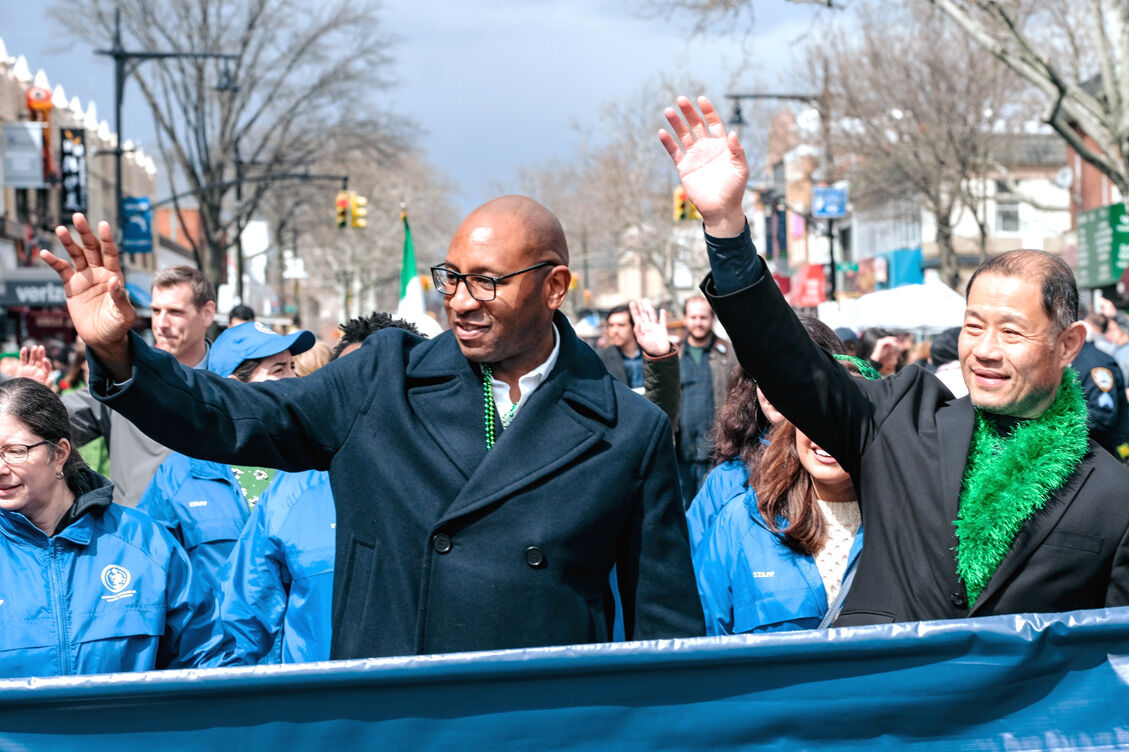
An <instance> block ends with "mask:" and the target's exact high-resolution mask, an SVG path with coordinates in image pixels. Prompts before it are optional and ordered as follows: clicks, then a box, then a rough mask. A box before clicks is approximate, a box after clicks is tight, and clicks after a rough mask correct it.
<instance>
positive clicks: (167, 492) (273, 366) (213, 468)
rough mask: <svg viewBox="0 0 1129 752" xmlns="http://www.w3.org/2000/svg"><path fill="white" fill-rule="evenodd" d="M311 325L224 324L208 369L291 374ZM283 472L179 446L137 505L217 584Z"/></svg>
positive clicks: (237, 374) (255, 378) (232, 374)
mask: <svg viewBox="0 0 1129 752" xmlns="http://www.w3.org/2000/svg"><path fill="white" fill-rule="evenodd" d="M315 341H316V340H315V338H314V335H313V332H310V331H307V330H305V329H303V330H301V331H297V332H293V333H291V334H286V335H283V334H277V333H276V332H274V331H272V330H271V329H270V328H269V327H267V326H265V325H264V324H262V323H260V322H258V321H248V322H246V323H244V324H240V325H239V326H233V327H231V328H230V329H227V330H226V331H224V332H223V333H222V334H221V335H220V336H219V337H217V338H216V341H215V342H213V343H212V349H211V351H210V352H209V353H208V370H209V371H211V372H212V373H216V374H219V375H220V376H224V377H227V378H233V379H236V380H238V381H242V382H244V383H248V384H250V383H256V382H260V381H275V380H278V379H292V378H295V377H296V376H297V374H296V373H295V372H294V356H295V355H298V354H299V353H304V352H305V351H306V350H309V349H310V348H311V347H313V346H314V343H315ZM282 475H284V473H280V472H277V471H276V470H274V469H272V468H261V467H244V466H241V465H224V464H221V463H218V462H205V461H204V460H197V459H192V458H191V457H188V456H186V455H183V454H180V453H173V454H172V455H170V456H169V458H168V459H166V460H165V461H164V462H163V463H161V466H160V467H159V468H157V472H156V474H155V475H154V476H153V480H152V482H151V483H150V484H149V487H148V488H147V489H146V490H145V494H144V495H143V496H142V497H141V501H140V502H139V503H138V505H137V508H138V509H140V510H142V511H144V512H145V513H146V514H148V515H149V516H150V517H152V518H153V519H155V520H157V521H158V522H160V523H161V524H162V525H164V526H165V527H166V528H168V529H169V531H170V532H172V534H173V535H174V536H176V538H177V540H179V541H180V542H181V543H182V544H183V545H184V548H185V549H186V550H187V551H188V558H189V559H190V560H191V562H192V568H193V569H194V570H196V571H197V572H199V573H200V575H201V578H202V579H203V581H204V582H206V583H207V584H208V586H209V587H210V588H211V589H212V591H213V593H217V592H218V583H217V574H218V572H219V570H220V567H221V566H223V563H224V562H225V561H226V560H227V557H228V555H229V554H230V553H231V550H232V548H234V547H235V541H236V540H237V539H238V538H239V533H240V532H241V531H242V530H243V527H244V525H246V524H247V520H248V519H249V517H250V514H251V509H252V508H253V507H254V506H255V503H256V502H257V501H258V500H259V497H260V496H261V495H262V494H263V492H265V491H266V490H267V488H269V487H271V486H272V485H274V483H275V482H276V480H278V478H279V477H280V476H282Z"/></svg>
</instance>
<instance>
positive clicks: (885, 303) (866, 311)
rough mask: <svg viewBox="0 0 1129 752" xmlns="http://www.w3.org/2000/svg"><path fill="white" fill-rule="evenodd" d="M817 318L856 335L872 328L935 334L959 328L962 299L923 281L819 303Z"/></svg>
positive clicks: (942, 286)
mask: <svg viewBox="0 0 1129 752" xmlns="http://www.w3.org/2000/svg"><path fill="white" fill-rule="evenodd" d="M819 318H820V319H821V320H822V321H824V322H825V323H826V324H828V325H829V326H832V327H836V326H846V327H849V328H851V329H854V330H855V331H856V332H858V331H862V330H863V329H869V328H870V327H874V326H878V327H883V328H886V329H903V330H912V331H920V332H936V331H940V330H942V329H948V328H949V327H952V326H960V325H961V322H962V321H963V319H964V297H963V296H962V295H961V294H960V293H958V292H956V291H955V290H953V289H952V288H951V287H949V286H948V285H946V284H944V283H943V282H941V281H940V280H937V279H935V278H930V277H926V279H925V283H924V284H919V285H902V286H901V287H894V288H892V289H889V290H880V291H878V292H872V293H868V294H866V295H863V296H861V297H858V298H854V299H844V300H842V301H840V302H834V301H832V302H828V303H822V304H821V305H820V306H819Z"/></svg>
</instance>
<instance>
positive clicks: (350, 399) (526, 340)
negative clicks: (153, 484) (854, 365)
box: [43, 196, 704, 658]
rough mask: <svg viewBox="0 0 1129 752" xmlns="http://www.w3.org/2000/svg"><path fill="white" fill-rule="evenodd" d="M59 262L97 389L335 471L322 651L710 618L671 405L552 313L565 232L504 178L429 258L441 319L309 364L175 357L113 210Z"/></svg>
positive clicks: (595, 632) (381, 652) (439, 644)
mask: <svg viewBox="0 0 1129 752" xmlns="http://www.w3.org/2000/svg"><path fill="white" fill-rule="evenodd" d="M74 227H75V230H76V231H77V233H78V235H79V239H78V240H77V241H76V240H75V239H74V238H73V237H72V236H71V234H70V233H69V232H68V231H67V230H66V229H63V228H60V229H59V230H58V231H57V232H58V235H59V238H60V240H61V241H62V243H63V246H64V248H66V250H67V253H68V254H69V255H70V258H71V262H72V264H73V267H72V265H70V264H67V263H66V262H65V261H63V260H60V259H58V258H56V257H54V256H52V255H51V254H49V253H46V252H45V253H44V254H43V258H44V260H45V261H47V263H49V264H50V265H51V266H52V267H53V268H54V269H55V270H56V271H57V272H58V273H59V276H60V277H61V278H62V281H63V284H64V287H65V289H66V293H67V305H68V307H69V309H70V314H71V318H72V319H73V320H74V321H75V324H76V328H77V329H78V333H79V334H80V335H81V336H82V338H83V339H84V340H85V341H86V343H87V347H88V349H89V352H90V353H91V355H92V358H91V365H92V370H91V390H92V392H93V393H94V394H95V396H97V397H98V398H99V399H101V400H103V401H105V402H106V403H107V404H108V405H109V406H110V407H112V408H113V409H115V410H118V411H120V412H121V413H123V414H124V415H125V416H126V417H128V418H129V419H130V420H131V421H133V422H134V423H135V424H136V425H137V426H138V427H140V428H141V429H142V430H143V431H145V432H146V433H147V434H148V435H150V436H151V437H153V438H154V439H156V440H157V441H160V442H162V443H164V444H165V445H167V446H169V447H172V448H173V449H176V450H177V451H180V452H183V453H185V454H187V455H189V456H192V457H197V458H200V459H205V460H214V461H219V462H226V463H237V464H243V465H253V466H257V467H275V468H280V469H282V470H288V471H298V470H307V469H311V468H312V469H318V470H328V471H329V473H330V483H331V485H332V488H333V497H334V499H336V502H337V520H338V525H337V557H336V569H335V571H334V597H333V632H334V633H333V647H332V650H331V655H332V657H333V658H357V657H369V656H389V655H405V654H414V653H441V652H454V651H465V650H489V649H498V648H519V647H533V646H542V645H563V644H573V643H586V642H601V641H606V640H608V639H610V637H611V635H612V629H613V622H614V609H613V607H612V598H611V594H610V592H609V573H610V571H611V570H612V567H613V566H614V567H615V569H616V573H617V576H618V585H619V589H620V592H621V594H622V598H623V605H624V609H623V611H624V624H623V626H624V631H625V633H626V635H627V637H628V638H629V639H654V638H662V637H681V636H691V635H698V634H702V633H703V631H704V626H703V622H702V614H701V607H700V605H699V602H698V596H697V591H696V589H695V586H694V579H693V574H692V571H691V567H690V557H689V550H688V544H687V541H686V528H685V522H684V520H683V518H682V514H681V501H680V497H679V491H678V481H677V470H676V465H675V459H674V451H673V442H672V439H671V428H670V423H669V421H668V420H666V418H665V416H664V415H663V413H662V412H661V411H660V410H659V409H658V408H657V407H655V406H654V405H651V404H650V403H648V402H647V401H646V400H645V399H643V398H642V397H640V396H639V395H636V394H634V393H632V392H631V391H630V390H629V389H628V388H627V387H625V386H624V385H622V384H620V383H619V382H617V381H615V380H614V379H612V378H611V377H610V376H609V375H608V373H607V371H606V370H605V369H604V366H603V364H602V363H601V362H600V360H599V358H598V357H597V356H596V354H595V353H594V352H593V351H592V350H591V349H590V348H588V346H587V345H585V344H584V343H583V342H581V341H580V340H579V339H578V338H577V337H576V335H575V334H574V333H573V331H572V328H571V327H570V326H569V324H568V322H567V320H566V319H565V317H564V316H563V315H562V314H560V313H559V312H558V309H559V308H560V306H561V303H562V302H563V300H564V298H565V294H566V293H567V291H568V283H569V280H570V272H569V270H568V247H567V245H566V243H565V237H564V232H563V230H562V229H561V226H560V223H559V222H558V221H557V219H556V217H554V216H553V215H552V214H551V213H550V212H549V211H548V210H547V209H546V208H545V207H543V206H541V205H540V204H538V203H537V202H535V201H533V200H531V199H528V198H525V197H521V196H505V197H503V198H499V199H496V200H494V201H491V202H489V203H487V204H484V205H483V206H481V207H479V208H478V209H475V210H474V211H473V212H471V214H470V215H469V216H468V217H467V218H466V219H465V220H464V221H463V223H462V225H461V226H460V227H459V229H458V231H457V232H456V233H455V236H454V238H453V239H452V240H451V244H450V246H449V248H448V250H447V256H446V259H445V260H444V262H443V263H442V264H441V265H439V266H436V267H433V268H432V276H433V278H434V280H435V286H436V289H437V290H438V291H439V292H441V293H442V294H443V295H444V296H445V298H444V304H445V307H446V310H447V317H448V320H449V322H450V325H451V329H450V331H448V332H445V333H444V334H442V335H440V336H439V337H437V338H435V339H434V340H430V341H429V340H423V339H420V338H418V337H415V336H413V335H410V334H408V333H407V332H404V331H403V330H400V329H389V330H385V331H382V332H379V333H377V334H375V335H373V336H372V337H370V338H369V339H368V340H367V341H366V342H365V345H364V347H363V348H362V349H361V351H360V352H358V353H357V354H356V355H354V356H352V357H349V358H341V359H339V360H337V361H334V362H333V363H331V364H329V365H328V366H326V367H325V368H322V369H321V370H319V371H317V372H316V373H314V374H312V375H310V376H308V377H306V378H304V379H290V380H288V381H278V382H271V383H266V384H242V383H238V382H236V381H234V380H232V379H221V378H219V377H215V376H214V375H212V374H209V373H201V372H196V371H191V370H189V369H186V368H182V367H181V366H180V365H179V364H178V363H177V361H176V360H175V358H172V357H171V356H169V355H167V354H165V353H162V352H160V351H158V350H155V349H153V348H151V347H149V346H148V345H146V344H145V343H144V342H143V341H142V340H141V338H140V337H138V336H137V335H136V334H133V333H131V332H130V331H129V329H130V324H131V323H132V320H133V317H134V315H135V314H134V311H133V309H132V307H131V306H130V304H129V301H128V299H127V297H126V295H125V293H124V279H123V278H122V273H121V268H120V265H119V262H118V250H117V248H116V247H115V245H114V243H113V239H112V234H111V232H110V228H109V226H108V225H107V224H106V223H102V224H101V225H100V226H99V228H98V233H97V234H95V233H94V232H93V231H92V229H91V228H90V226H89V225H88V224H87V222H86V219H85V218H84V217H82V216H81V215H75V218H74Z"/></svg>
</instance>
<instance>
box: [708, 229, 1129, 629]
mask: <svg viewBox="0 0 1129 752" xmlns="http://www.w3.org/2000/svg"><path fill="white" fill-rule="evenodd" d="M750 252H751V251H750ZM702 289H703V290H704V291H705V292H706V294H707V295H708V296H709V299H710V304H711V305H712V306H713V307H714V310H715V311H717V314H718V318H719V319H720V320H721V322H722V324H723V325H724V326H725V329H726V331H728V332H729V333H730V334H731V335H732V338H733V346H734V349H735V350H736V353H737V357H738V360H739V361H740V363H741V365H742V366H744V368H745V370H746V371H748V372H749V373H750V374H751V375H752V376H753V377H754V378H755V379H756V380H757V384H759V385H760V386H761V388H762V389H763V390H764V392H765V395H767V397H768V398H769V399H770V400H771V401H772V404H773V405H775V406H776V408H777V409H778V410H780V411H781V412H782V413H783V414H784V415H785V416H787V417H788V418H789V419H790V420H792V422H794V423H795V424H796V426H797V427H798V428H799V429H800V430H801V431H803V432H804V433H805V434H807V435H808V436H809V437H811V439H812V440H813V441H815V442H816V443H817V444H819V445H820V446H821V447H823V448H824V449H825V450H826V451H828V452H830V453H831V455H832V456H833V457H835V459H837V460H838V461H839V463H840V464H841V465H842V466H843V468H844V469H846V470H847V471H848V472H850V473H851V477H852V478H853V479H854V482H855V488H856V491H857V494H858V499H859V505H860V507H861V510H862V519H863V527H864V529H865V530H866V544H865V546H864V548H863V551H862V554H861V556H860V557H859V560H858V570H857V575H856V577H855V580H854V585H853V586H852V587H851V590H850V593H849V594H848V596H847V598H846V601H845V604H844V607H843V610H842V612H841V615H840V617H839V619H838V621H837V622H836V625H837V626H847V625H855V624H873V623H881V622H891V621H915V620H926V619H949V618H955V617H960V616H985V615H989V614H1009V613H1028V612H1053V611H1067V610H1073V609H1082V608H1098V607H1102V606H1121V605H1126V604H1129V471H1127V470H1126V469H1125V468H1123V467H1121V466H1120V465H1119V464H1118V463H1117V462H1116V461H1114V459H1113V458H1112V457H1111V456H1110V455H1109V453H1108V452H1105V451H1103V450H1102V449H1100V448H1099V447H1097V445H1095V444H1094V443H1093V442H1092V441H1091V442H1090V450H1089V452H1088V453H1087V454H1086V456H1085V458H1084V459H1083V461H1082V463H1081V464H1080V465H1079V467H1078V469H1077V470H1076V471H1075V472H1074V473H1073V475H1071V476H1070V478H1069V479H1068V480H1067V482H1066V484H1065V485H1064V486H1063V488H1061V489H1060V490H1059V491H1058V492H1057V493H1056V494H1054V496H1053V498H1051V499H1049V500H1048V501H1047V503H1046V505H1045V506H1044V507H1043V509H1042V510H1041V511H1039V512H1037V513H1036V514H1034V515H1033V516H1032V517H1031V518H1030V519H1029V520H1028V521H1027V523H1026V524H1025V525H1024V527H1023V528H1022V529H1021V530H1020V532H1019V534H1018V535H1017V536H1016V538H1015V541H1014V542H1013V543H1012V546H1011V550H1010V551H1009V552H1008V554H1007V556H1006V557H1005V558H1004V560H1003V562H1002V563H1001V564H1000V566H999V568H998V569H997V571H996V573H995V575H994V576H993V577H992V578H991V580H990V581H989V582H988V584H987V586H986V587H985V589H984V591H983V593H981V594H980V596H979V598H977V600H976V602H975V603H972V604H969V603H968V601H967V594H966V592H965V588H964V585H963V583H961V581H960V580H959V578H958V577H957V574H956V559H955V547H956V544H957V541H956V533H955V530H954V527H953V521H954V520H956V518H957V507H958V502H959V497H960V492H961V483H962V478H963V476H964V469H965V464H966V461H967V456H968V447H969V443H970V441H971V439H972V429H973V423H974V411H973V409H972V405H971V403H970V402H969V399H968V398H967V397H965V398H963V399H954V398H953V396H952V394H951V393H950V392H949V391H948V390H947V389H946V388H945V387H944V385H943V384H942V383H941V382H940V381H939V380H938V379H937V378H936V377H935V376H934V375H932V374H930V373H928V372H927V371H925V370H924V369H922V368H918V367H916V366H911V367H909V368H905V369H903V370H902V371H901V372H900V373H899V374H897V375H895V376H891V377H888V378H885V379H882V380H881V381H869V382H863V381H860V380H857V379H854V378H852V377H851V376H850V375H849V374H848V373H847V371H846V370H845V369H844V368H843V367H842V366H840V365H838V364H837V363H836V362H835V361H834V360H833V359H831V358H830V357H829V356H827V355H826V354H824V353H823V352H822V351H820V350H819V349H818V348H817V347H816V346H815V345H814V344H812V342H811V340H810V339H809V338H808V336H807V335H806V334H805V332H804V329H803V327H802V326H801V325H800V322H799V321H798V320H797V318H796V317H795V315H794V314H793V313H792V311H791V309H790V308H789V307H788V305H787V303H785V302H784V298H783V297H782V296H781V294H780V291H779V290H778V289H777V287H776V284H775V283H774V282H773V281H772V278H771V277H770V276H769V275H767V274H764V275H762V276H761V279H760V280H759V281H758V282H757V283H756V284H754V285H752V286H751V287H749V288H747V289H745V290H741V291H739V292H736V293H733V294H731V295H726V296H724V297H718V296H717V295H715V294H713V292H714V291H713V285H712V279H711V278H709V277H707V279H706V281H705V282H704V283H703V285H702Z"/></svg>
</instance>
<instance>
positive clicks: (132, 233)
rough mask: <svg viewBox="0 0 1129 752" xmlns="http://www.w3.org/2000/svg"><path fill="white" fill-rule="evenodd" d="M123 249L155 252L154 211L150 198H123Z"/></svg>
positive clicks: (133, 251) (127, 251)
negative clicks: (150, 205)
mask: <svg viewBox="0 0 1129 752" xmlns="http://www.w3.org/2000/svg"><path fill="white" fill-rule="evenodd" d="M122 217H123V218H124V219H125V222H124V223H123V225H122V248H121V249H122V251H124V252H126V253H152V252H153V213H152V211H151V210H150V208H149V199H148V198H145V197H138V196H125V197H123V198H122Z"/></svg>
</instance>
